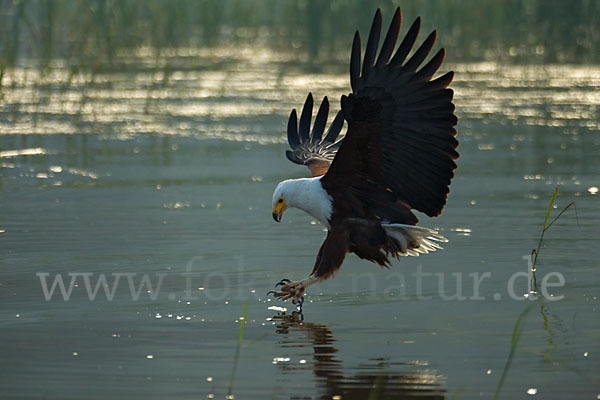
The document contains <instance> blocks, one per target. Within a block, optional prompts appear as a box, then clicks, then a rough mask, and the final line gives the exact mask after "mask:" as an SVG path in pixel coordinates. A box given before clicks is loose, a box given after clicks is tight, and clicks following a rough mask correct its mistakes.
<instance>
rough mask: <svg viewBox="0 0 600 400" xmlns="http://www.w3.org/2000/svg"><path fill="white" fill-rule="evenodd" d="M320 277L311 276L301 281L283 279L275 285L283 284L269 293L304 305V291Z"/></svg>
mask: <svg viewBox="0 0 600 400" xmlns="http://www.w3.org/2000/svg"><path fill="white" fill-rule="evenodd" d="M318 280H319V279H318V278H317V277H314V276H312V275H311V276H309V277H308V278H306V279H303V280H301V281H299V282H294V281H290V280H289V279H282V280H280V281H279V282H277V284H276V285H275V286H281V287H280V288H279V290H277V291H275V290H271V291H270V292H268V293H267V295H269V294H272V295H273V296H275V297H277V298H278V299H280V300H287V299H292V303H294V304H298V305H300V306H302V303H303V302H304V298H303V295H304V291H305V290H306V288H308V287H309V286H310V285H312V284H313V283H315V282H317V281H318Z"/></svg>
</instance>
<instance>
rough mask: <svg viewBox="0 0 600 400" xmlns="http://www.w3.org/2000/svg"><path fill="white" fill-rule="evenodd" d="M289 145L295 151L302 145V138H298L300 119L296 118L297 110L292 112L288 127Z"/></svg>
mask: <svg viewBox="0 0 600 400" xmlns="http://www.w3.org/2000/svg"><path fill="white" fill-rule="evenodd" d="M287 136H288V143H289V144H290V147H291V148H292V149H295V148H296V147H298V145H300V138H299V137H298V117H297V116H296V110H295V109H294V110H292V112H291V114H290V119H288V126H287Z"/></svg>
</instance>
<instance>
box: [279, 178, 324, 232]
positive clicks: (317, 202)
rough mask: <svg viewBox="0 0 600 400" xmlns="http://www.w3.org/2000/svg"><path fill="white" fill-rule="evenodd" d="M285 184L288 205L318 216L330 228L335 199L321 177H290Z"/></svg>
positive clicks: (315, 216)
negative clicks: (324, 186)
mask: <svg viewBox="0 0 600 400" xmlns="http://www.w3.org/2000/svg"><path fill="white" fill-rule="evenodd" d="M282 184H285V195H284V197H285V201H286V205H287V206H288V207H296V208H299V209H301V210H302V211H304V212H306V213H307V214H309V215H311V216H312V217H314V218H316V219H317V220H318V221H319V222H320V223H322V224H323V225H325V226H326V227H327V229H329V228H330V226H329V220H330V218H331V214H332V212H333V199H332V198H331V196H330V195H329V193H327V191H326V190H325V189H323V186H322V185H321V177H316V178H302V179H290V180H287V181H284V182H282Z"/></svg>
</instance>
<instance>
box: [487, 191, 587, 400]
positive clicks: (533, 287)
mask: <svg viewBox="0 0 600 400" xmlns="http://www.w3.org/2000/svg"><path fill="white" fill-rule="evenodd" d="M559 186H560V185H556V187H555V188H554V192H553V193H552V198H551V199H550V203H549V204H548V208H547V210H546V217H545V218H544V225H543V227H542V232H541V234H540V238H539V241H538V246H537V248H535V249H533V250H532V251H531V263H530V265H531V279H530V282H529V295H530V296H534V295H535V294H536V293H537V292H538V286H537V278H536V272H537V260H538V256H539V255H540V251H541V249H542V242H543V240H544V234H545V233H546V231H548V229H550V227H551V226H552V225H553V224H554V223H555V222H556V221H557V220H558V219H559V218H560V217H561V216H562V215H563V214H564V213H565V211H567V210H568V209H569V208H570V207H571V206H573V205H574V204H575V203H574V202H570V203H569V204H567V205H566V206H565V207H563V208H562V210H561V211H560V212H559V213H558V215H557V216H556V217H554V219H552V221H550V213H551V212H552V209H553V208H554V203H555V202H556V195H557V194H558V188H559ZM548 221H550V223H548ZM532 299H534V300H535V299H537V297H532ZM540 301H541V300H540ZM536 304H538V303H532V304H530V305H528V306H527V307H526V308H525V309H524V310H523V311H522V312H521V314H520V315H519V317H518V318H517V321H516V322H515V326H514V327H513V331H512V336H511V339H510V350H509V353H508V358H507V359H506V363H505V364H504V369H503V370H502V375H501V376H500V381H499V382H498V386H497V387H496V392H495V393H494V400H496V399H497V398H499V396H500V391H501V390H502V387H503V386H504V381H505V379H506V376H507V374H508V371H509V370H510V367H511V364H512V360H513V357H514V355H515V353H516V350H517V344H518V342H519V338H520V336H521V333H522V330H523V329H522V328H523V322H524V321H525V317H526V316H527V314H528V313H529V311H530V310H531V308H532V307H533V306H535V305H536ZM540 311H541V313H542V316H543V318H544V329H545V330H546V331H548V325H547V324H548V320H547V317H546V314H545V313H544V305H543V304H540Z"/></svg>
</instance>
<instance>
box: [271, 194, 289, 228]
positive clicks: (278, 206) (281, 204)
mask: <svg viewBox="0 0 600 400" xmlns="http://www.w3.org/2000/svg"><path fill="white" fill-rule="evenodd" d="M285 207H286V206H285V199H284V198H283V196H281V197H280V198H279V199H278V200H277V202H276V203H275V207H273V219H274V220H275V221H277V222H281V217H282V216H283V212H284V211H285Z"/></svg>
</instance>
